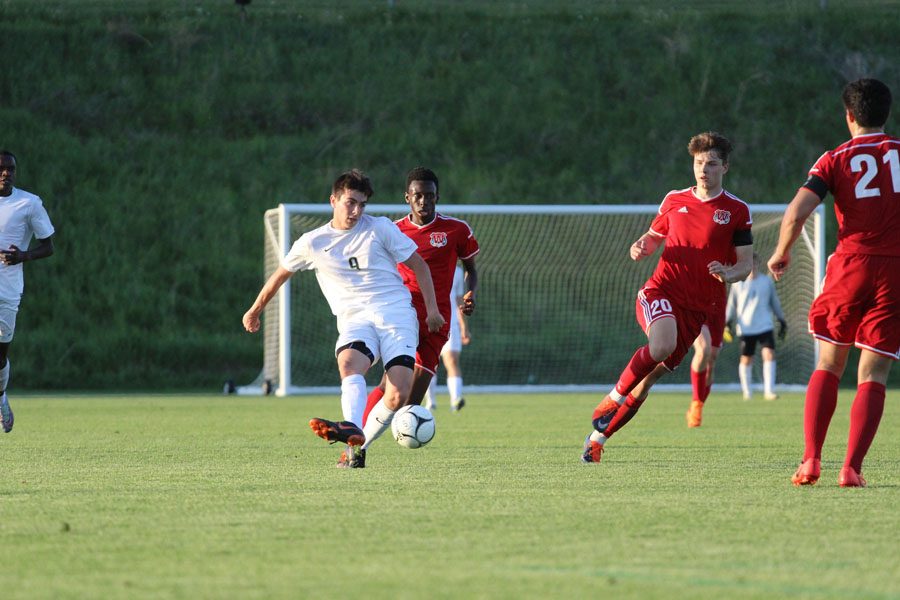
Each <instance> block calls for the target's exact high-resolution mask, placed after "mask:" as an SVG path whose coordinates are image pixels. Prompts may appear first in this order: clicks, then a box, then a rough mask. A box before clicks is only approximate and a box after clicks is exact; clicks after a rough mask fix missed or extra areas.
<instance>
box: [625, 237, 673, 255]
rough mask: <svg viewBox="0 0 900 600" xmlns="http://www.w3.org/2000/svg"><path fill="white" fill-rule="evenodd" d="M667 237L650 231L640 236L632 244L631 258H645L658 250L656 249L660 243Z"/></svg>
mask: <svg viewBox="0 0 900 600" xmlns="http://www.w3.org/2000/svg"><path fill="white" fill-rule="evenodd" d="M663 240H665V238H663V237H660V236H658V235H654V234H653V233H650V232H649V231H648V232H647V233H645V234H644V235H642V236H641V237H639V238H638V239H637V241H636V242H635V243H633V244H632V245H631V248H630V250H629V253H628V254H629V256H631V260H635V261H637V260H643V259H645V258H647V257H648V256H650V255H651V254H653V253H654V252H656V249H657V248H659V246H660V244H662V242H663Z"/></svg>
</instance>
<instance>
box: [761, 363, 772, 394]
mask: <svg viewBox="0 0 900 600" xmlns="http://www.w3.org/2000/svg"><path fill="white" fill-rule="evenodd" d="M763 389H764V390H765V393H766V395H767V396H771V395H773V394H774V393H775V361H774V360H766V361H763Z"/></svg>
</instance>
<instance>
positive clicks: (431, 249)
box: [395, 213, 479, 327]
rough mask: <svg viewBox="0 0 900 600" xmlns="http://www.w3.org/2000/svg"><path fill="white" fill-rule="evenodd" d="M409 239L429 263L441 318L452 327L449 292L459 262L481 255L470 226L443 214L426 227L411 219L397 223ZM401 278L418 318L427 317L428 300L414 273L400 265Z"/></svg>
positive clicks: (404, 219) (437, 215) (407, 217)
mask: <svg viewBox="0 0 900 600" xmlns="http://www.w3.org/2000/svg"><path fill="white" fill-rule="evenodd" d="M395 223H396V224H397V227H399V228H400V231H402V232H403V233H404V234H405V235H406V236H407V237H408V238H410V239H411V240H412V241H414V242H415V243H416V246H418V252H419V255H420V256H421V257H422V258H423V259H424V260H425V262H426V263H428V268H429V269H431V279H432V281H433V282H434V293H435V295H436V296H437V304H438V308H439V309H440V311H441V316H442V317H444V320H445V321H447V324H448V327H449V323H450V289H451V288H452V287H453V273H454V271H455V270H456V261H457V260H460V259H466V258H471V257H473V256H475V255H476V254H478V250H479V248H478V242H477V241H476V240H475V234H473V233H472V228H471V227H469V224H468V223H466V222H465V221H462V220H460V219H454V218H453V217H447V216H444V215H442V214H440V213H437V214H436V215H435V216H434V220H433V221H432V222H431V223H428V224H427V225H416V224H415V223H413V222H412V220H411V219H410V218H409V215H407V216H405V217H403V218H402V219H400V220H399V221H395ZM397 266H398V268H399V269H400V276H401V277H402V278H403V284H404V285H405V286H406V287H407V288H409V291H410V293H411V294H412V300H413V306H414V307H415V308H416V312H417V313H418V314H419V315H423V316H424V315H425V300H424V298H423V297H422V290H420V289H419V282H418V280H416V274H415V273H413V270H412V269H410V268H409V267H407V266H406V265H404V264H403V263H400V264H399V265H397Z"/></svg>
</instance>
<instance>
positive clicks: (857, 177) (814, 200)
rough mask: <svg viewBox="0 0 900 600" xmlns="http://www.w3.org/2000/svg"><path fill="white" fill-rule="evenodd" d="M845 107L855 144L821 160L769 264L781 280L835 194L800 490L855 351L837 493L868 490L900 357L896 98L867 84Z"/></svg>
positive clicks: (859, 85)
mask: <svg viewBox="0 0 900 600" xmlns="http://www.w3.org/2000/svg"><path fill="white" fill-rule="evenodd" d="M843 101H844V109H845V110H844V115H845V119H846V121H847V128H848V129H849V130H850V135H851V138H852V139H850V141H848V142H845V143H843V144H841V145H840V146H838V147H837V148H835V149H834V150H831V151H830V152H826V153H825V154H823V155H822V156H821V157H820V158H819V160H817V161H816V163H815V164H814V165H813V167H812V169H810V171H809V178H808V179H807V180H806V183H804V184H803V186H802V187H801V188H800V189H799V190H798V191H797V194H796V195H795V196H794V199H793V200H792V201H791V203H790V205H789V206H788V208H787V210H786V211H785V213H784V218H783V219H782V221H781V230H780V233H779V236H778V245H777V247H776V248H775V252H774V253H773V254H772V257H771V258H769V270H770V271H772V275H773V276H774V277H775V279H776V280H777V279H781V277H783V276H784V274H785V271H786V270H787V269H788V266H789V265H790V260H791V254H790V251H791V246H792V245H793V244H794V242H795V241H796V240H797V237H798V236H799V235H800V232H801V231H802V229H803V224H804V223H805V222H806V219H807V218H808V217H809V215H810V214H812V211H813V210H815V208H816V207H817V206H818V205H819V203H820V202H821V201H822V200H823V199H824V198H825V195H826V194H827V193H828V192H831V194H832V196H834V212H835V216H836V217H837V222H838V243H837V249H836V250H835V252H834V254H833V255H831V257H830V258H829V260H828V266H827V268H826V277H825V285H824V286H823V289H822V293H821V294H819V296H818V297H816V299H815V300H814V301H813V303H812V306H811V307H810V309H809V330H810V332H811V333H812V334H813V336H815V337H816V339H818V340H819V360H818V363H817V364H816V370H815V371H813V374H812V376H811V377H810V378H809V385H808V386H807V388H806V406H805V409H804V416H803V429H804V437H805V450H804V453H803V461H802V462H801V464H800V467H799V468H798V469H797V471H796V472H795V473H794V476H793V477H792V481H793V483H794V485H812V484H814V483H816V481H818V479H819V476H820V474H821V468H822V467H821V460H822V445H823V444H824V442H825V435H826V434H827V433H828V425H829V424H830V422H831V417H832V415H834V411H835V408H836V407H837V395H838V383H839V382H840V378H841V375H843V373H844V368H845V367H846V366H847V356H848V354H849V352H850V347H851V346H853V345H856V347H857V348H859V349H860V356H859V375H858V379H857V381H858V384H857V391H856V398H855V399H854V401H853V405H852V407H851V408H850V435H849V439H848V442H847V453H846V456H845V458H844V466H843V468H842V469H841V471H840V473H839V475H838V484H839V485H840V486H841V487H864V486H865V485H866V482H865V480H864V479H863V477H862V462H863V458H864V457H865V456H866V452H867V451H868V450H869V446H870V445H871V444H872V440H873V439H874V438H875V432H876V431H877V430H878V423H879V421H880V420H881V415H882V413H883V412H884V396H885V389H886V384H887V378H888V374H889V373H890V369H891V364H892V362H893V361H895V360H897V359H898V358H900V233H898V232H900V139H898V138H895V137H891V136H888V135H886V134H885V133H884V125H885V123H886V122H887V118H888V115H889V114H890V110H891V91H890V89H888V87H887V86H886V85H885V84H884V83H882V82H880V81H878V80H877V79H859V80H857V81H853V82H851V83H849V84H847V86H846V87H845V88H844V91H843Z"/></svg>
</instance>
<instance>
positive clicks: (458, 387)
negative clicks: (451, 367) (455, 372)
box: [447, 377, 462, 404]
mask: <svg viewBox="0 0 900 600" xmlns="http://www.w3.org/2000/svg"><path fill="white" fill-rule="evenodd" d="M447 391H448V392H449V393H450V402H452V403H453V404H456V403H457V402H459V399H460V398H462V377H448V378H447Z"/></svg>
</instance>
